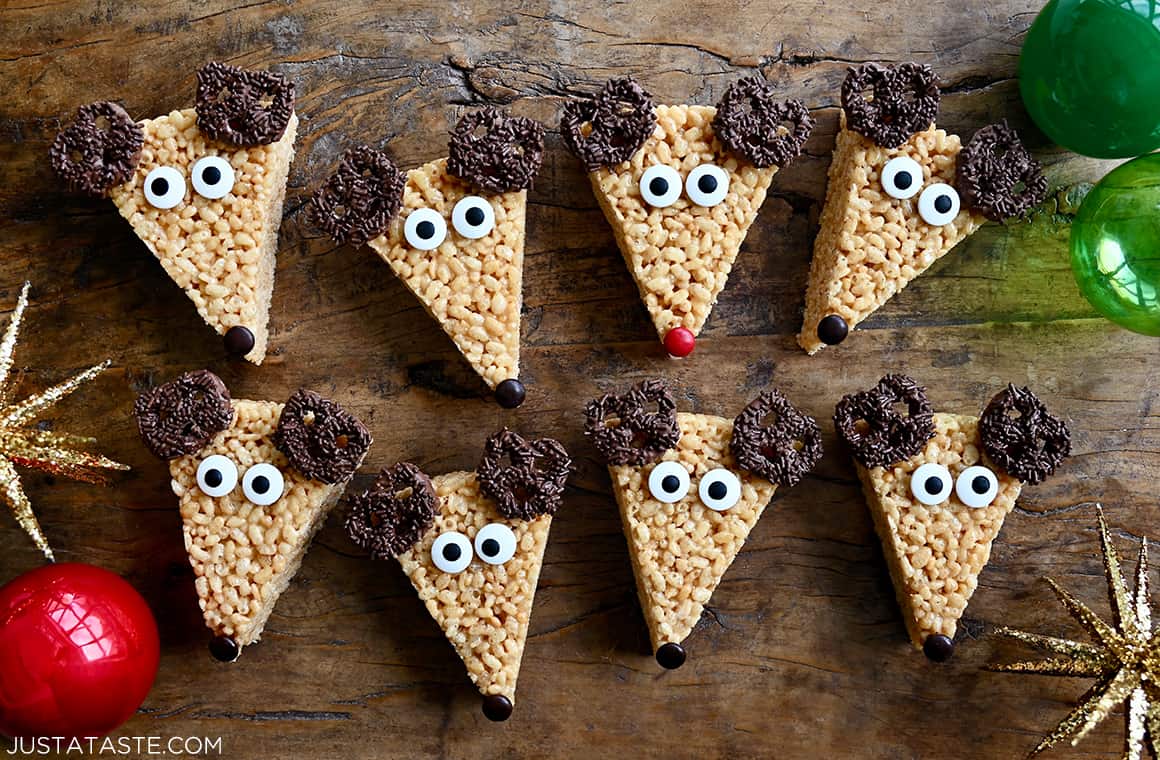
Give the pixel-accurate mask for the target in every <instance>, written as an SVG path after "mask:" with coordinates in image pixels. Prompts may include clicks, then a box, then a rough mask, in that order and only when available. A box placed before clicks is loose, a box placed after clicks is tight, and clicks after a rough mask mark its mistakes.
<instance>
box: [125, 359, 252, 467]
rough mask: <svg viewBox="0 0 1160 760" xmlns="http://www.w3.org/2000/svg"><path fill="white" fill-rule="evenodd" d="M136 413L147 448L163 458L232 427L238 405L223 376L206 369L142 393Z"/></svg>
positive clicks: (199, 444) (186, 450)
mask: <svg viewBox="0 0 1160 760" xmlns="http://www.w3.org/2000/svg"><path fill="white" fill-rule="evenodd" d="M133 415H134V416H135V417H136V418H137V429H138V430H139V431H140V433H141V440H142V441H143V442H144V443H145V448H147V449H149V451H150V452H152V453H153V455H154V456H157V457H160V458H161V459H176V458H177V457H180V456H185V455H186V454H192V453H193V452H195V451H198V450H199V449H201V448H202V447H203V446H205V445H206V444H207V443H209V441H210V439H212V438H213V437H214V435H216V434H217V433H220V432H221V431H223V430H225V429H226V428H228V427H229V426H230V425H231V424H232V423H233V420H234V407H233V404H232V403H231V401H230V392H229V390H228V389H227V388H226V385H225V383H223V382H222V380H221V378H220V377H218V376H217V375H215V374H214V373H212V372H210V371H209V370H205V369H202V370H197V371H196V372H186V373H185V374H184V375H182V376H181V377H179V378H177V379H176V380H173V381H172V382H168V383H166V384H165V385H161V386H158V387H156V388H154V389H153V390H150V391H146V392H145V393H142V394H141V395H140V396H138V397H137V401H136V402H135V403H134V404H133Z"/></svg>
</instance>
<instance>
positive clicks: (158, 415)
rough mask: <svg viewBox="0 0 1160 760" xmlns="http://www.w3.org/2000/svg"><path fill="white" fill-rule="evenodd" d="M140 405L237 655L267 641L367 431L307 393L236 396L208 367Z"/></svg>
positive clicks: (224, 646) (213, 619) (220, 631)
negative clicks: (265, 633)
mask: <svg viewBox="0 0 1160 760" xmlns="http://www.w3.org/2000/svg"><path fill="white" fill-rule="evenodd" d="M134 413H135V415H136V417H137V425H138V428H139V429H140V431H141V438H142V440H143V441H144V442H145V446H146V447H147V448H148V449H149V450H150V451H151V452H153V454H155V455H156V456H158V457H161V458H162V459H167V460H169V472H170V476H171V477H172V479H173V482H172V486H173V492H174V494H176V495H177V497H178V498H179V499H180V500H181V519H182V523H183V525H184V530H185V548H186V551H188V552H189V562H190V564H191V565H193V570H194V574H195V575H196V586H197V595H198V598H199V600H200V603H201V609H202V612H203V613H204V616H205V623H206V625H207V626H209V628H210V630H212V631H213V632H214V639H213V640H212V641H211V642H210V651H211V652H212V653H213V655H214V657H217V658H218V659H219V660H223V661H226V662H229V661H232V660H235V659H237V657H238V655H239V654H241V650H242V647H244V646H246V645H247V644H252V643H254V642H255V641H257V640H258V639H259V638H260V637H261V635H262V629H263V628H264V627H265V625H266V620H267V619H268V618H269V617H270V613H271V612H272V611H273V610H274V605H275V603H277V601H278V597H279V596H281V594H282V592H283V591H285V590H286V586H287V585H288V584H289V583H290V580H291V579H292V578H293V577H294V575H295V573H297V572H298V567H299V566H300V565H301V564H302V558H303V556H304V555H305V554H306V549H307V548H308V547H309V545H310V540H311V539H312V538H313V537H314V534H315V533H317V532H318V530H319V529H320V528H321V527H322V523H323V522H324V521H325V519H326V515H327V513H329V512H330V510H331V508H332V507H333V506H334V505H335V503H336V502H337V501H338V498H339V497H340V496H341V495H342V492H343V490H344V489H345V488H346V484H347V482H348V481H349V480H350V478H351V477H352V476H353V475H354V472H355V470H357V469H358V467H359V465H360V464H361V463H362V460H363V457H364V456H365V455H366V452H367V449H368V448H370V445H371V436H370V433H368V432H367V429H366V428H365V427H363V424H362V423H361V422H359V421H358V420H357V419H355V417H354V416H352V415H351V414H350V413H348V412H346V411H345V410H343V409H342V408H341V407H340V406H339V405H338V404H336V403H334V402H333V401H329V400H327V399H324V398H322V397H320V396H319V395H318V394H316V393H313V392H311V391H307V390H304V389H303V390H299V391H297V392H296V393H295V394H294V395H293V396H291V397H290V399H289V400H288V401H287V402H286V403H285V404H278V403H275V402H272V401H243V400H240V399H231V398H230V394H229V391H228V390H226V386H225V384H224V383H223V382H222V381H221V379H220V378H218V377H217V376H216V375H214V374H213V373H212V372H209V371H208V370H201V371H198V372H188V373H186V374H184V375H182V376H181V377H179V378H178V379H177V380H174V381H173V382H170V383H167V384H165V385H162V386H160V387H158V388H155V389H153V390H151V391H149V392H147V393H144V394H142V395H141V396H140V397H139V398H138V399H137V403H136V406H135V407H134Z"/></svg>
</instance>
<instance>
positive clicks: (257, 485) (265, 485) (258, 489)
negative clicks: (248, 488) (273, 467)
mask: <svg viewBox="0 0 1160 760" xmlns="http://www.w3.org/2000/svg"><path fill="white" fill-rule="evenodd" d="M251 485H252V486H253V487H254V493H266V491H269V490H270V479H269V478H267V477H266V476H265V475H259V476H258V477H256V478H254V482H253V483H252V484H251Z"/></svg>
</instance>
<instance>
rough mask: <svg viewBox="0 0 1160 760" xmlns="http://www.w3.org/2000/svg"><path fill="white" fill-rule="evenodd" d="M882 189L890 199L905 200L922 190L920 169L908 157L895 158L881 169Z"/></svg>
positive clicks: (916, 163) (915, 162)
mask: <svg viewBox="0 0 1160 760" xmlns="http://www.w3.org/2000/svg"><path fill="white" fill-rule="evenodd" d="M881 176H882V189H883V190H885V191H886V194H887V195H889V196H890V197H891V198H899V199H901V200H905V199H907V198H913V197H914V196H916V195H918V191H919V190H921V189H922V167H921V166H919V165H918V162H917V161H915V160H914V159H913V158H910V157H908V156H896V157H894V158H892V159H890V160H889V161H887V162H886V166H883V167H882V175H881Z"/></svg>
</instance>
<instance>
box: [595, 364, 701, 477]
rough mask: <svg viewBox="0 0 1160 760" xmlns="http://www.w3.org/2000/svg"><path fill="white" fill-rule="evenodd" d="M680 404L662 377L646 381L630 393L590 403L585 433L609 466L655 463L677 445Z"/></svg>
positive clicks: (679, 436)
mask: <svg viewBox="0 0 1160 760" xmlns="http://www.w3.org/2000/svg"><path fill="white" fill-rule="evenodd" d="M676 410H677V405H676V402H675V401H673V395H672V394H671V393H670V392H669V389H668V387H667V386H666V385H665V384H664V383H663V382H662V381H660V380H645V381H643V382H642V383H640V384H639V385H637V386H636V387H634V388H633V389H631V390H630V391H628V392H627V393H625V394H623V395H620V396H617V395H613V394H608V395H605V396H601V397H600V398H598V399H594V400H592V401H589V402H588V405H587V406H586V407H585V409H584V433H585V435H587V436H588V437H589V438H590V439H591V440H592V445H593V446H595V447H596V450H597V451H599V452H600V453H601V454H602V455H603V456H604V459H605V460H606V461H607V462H608V464H610V465H634V466H635V465H642V464H648V463H649V462H655V461H656V460H658V459H660V458H661V457H662V456H663V455H664V453H665V452H666V451H668V450H669V449H671V448H673V447H674V446H676V445H677V441H679V440H680V438H681V428H680V426H679V425H678V424H677V411H676Z"/></svg>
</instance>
